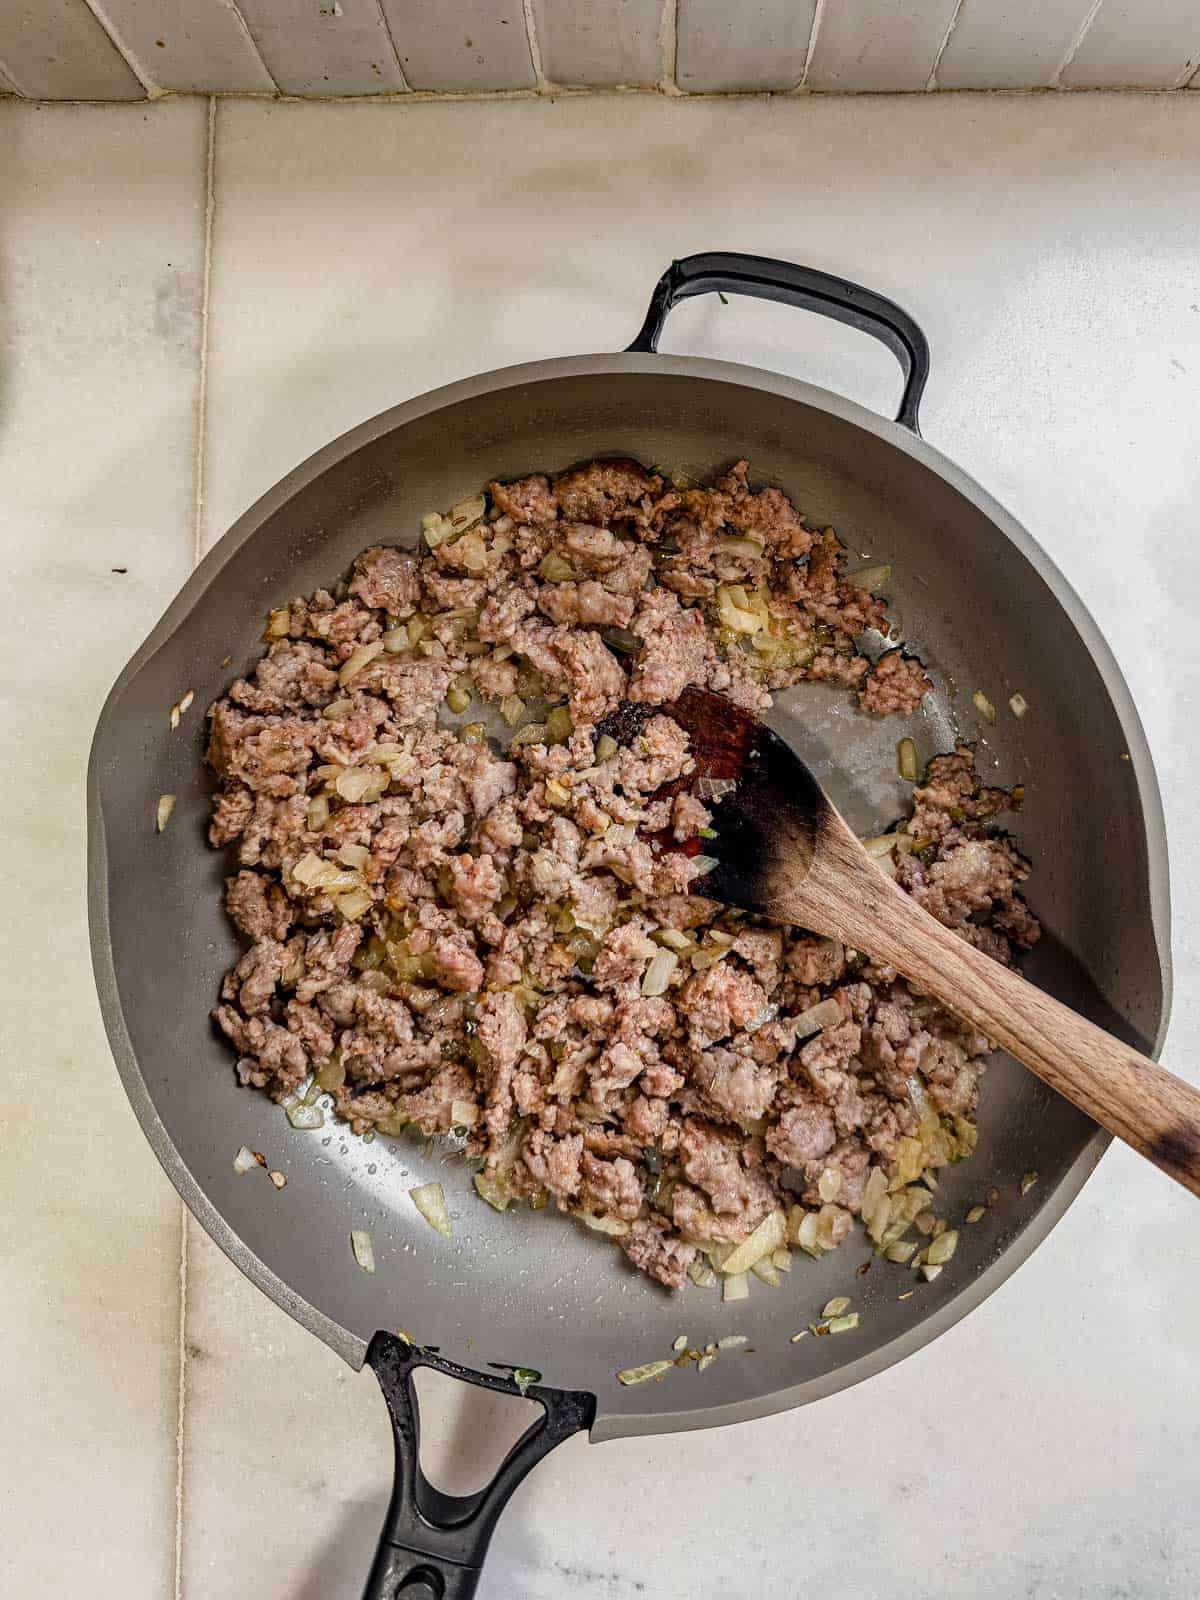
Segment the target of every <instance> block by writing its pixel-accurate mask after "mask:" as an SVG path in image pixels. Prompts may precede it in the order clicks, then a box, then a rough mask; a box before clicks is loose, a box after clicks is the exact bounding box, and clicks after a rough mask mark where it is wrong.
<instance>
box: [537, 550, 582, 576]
mask: <svg viewBox="0 0 1200 1600" xmlns="http://www.w3.org/2000/svg"><path fill="white" fill-rule="evenodd" d="M537 570H538V577H539V578H545V580H546V582H547V583H569V582H570V581H571V580H572V579H573V578H574V576H575V568H574V567H573V566H572V565H571V563H570V562H569V561H567V560H565V559H564V558H563V557H562V556H560V555H559V554H558V552H557V551H556V550H551V551H550V553H549V555H545V556H543V557H542V559H541V561H540V563H539V564H538V569H537Z"/></svg>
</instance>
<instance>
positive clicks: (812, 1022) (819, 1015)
mask: <svg viewBox="0 0 1200 1600" xmlns="http://www.w3.org/2000/svg"><path fill="white" fill-rule="evenodd" d="M841 1020H842V1008H841V1006H840V1005H839V1004H838V1002H837V1001H836V1000H832V999H830V1000H818V1001H817V1003H816V1005H815V1006H809V1008H808V1010H807V1011H802V1012H801V1013H800V1015H799V1016H798V1017H797V1018H796V1037H797V1039H807V1038H808V1037H809V1036H810V1035H811V1034H814V1033H820V1032H821V1030H822V1028H831V1027H832V1026H833V1025H834V1023H836V1022H840V1021H841Z"/></svg>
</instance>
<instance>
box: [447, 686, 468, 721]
mask: <svg viewBox="0 0 1200 1600" xmlns="http://www.w3.org/2000/svg"><path fill="white" fill-rule="evenodd" d="M446 704H447V705H448V706H449V707H450V709H451V711H453V712H454V713H455V714H456V715H457V713H458V712H460V711H465V710H466V709H467V707H468V706H469V705H470V704H471V696H470V695H469V694H468V693H467V691H466V690H465V689H451V690H450V692H449V694H447V696H446Z"/></svg>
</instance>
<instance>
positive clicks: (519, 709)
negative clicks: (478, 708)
mask: <svg viewBox="0 0 1200 1600" xmlns="http://www.w3.org/2000/svg"><path fill="white" fill-rule="evenodd" d="M500 715H501V716H502V717H503V718H504V720H505V722H507V723H508V725H509V727H510V728H515V727H516V725H517V723H518V722H520V720H521V718H522V717H523V716H524V715H525V702H524V700H522V699H521V696H520V695H519V694H506V695H505V696H504V698H503V700H501V702H500Z"/></svg>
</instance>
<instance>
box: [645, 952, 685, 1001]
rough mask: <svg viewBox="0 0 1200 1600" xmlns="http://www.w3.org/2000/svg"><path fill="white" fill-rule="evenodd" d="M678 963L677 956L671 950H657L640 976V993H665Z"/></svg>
mask: <svg viewBox="0 0 1200 1600" xmlns="http://www.w3.org/2000/svg"><path fill="white" fill-rule="evenodd" d="M678 965H679V957H678V956H677V955H676V954H675V952H674V951H673V950H659V951H658V952H657V953H656V955H655V956H654V957H653V959H652V960H651V962H650V965H649V966H648V967H647V968H646V971H645V975H644V976H643V978H642V993H643V994H644V995H658V994H666V992H667V990H668V988H669V987H670V984H671V979H672V977H673V976H674V974H675V968H676V967H677V966H678Z"/></svg>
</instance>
